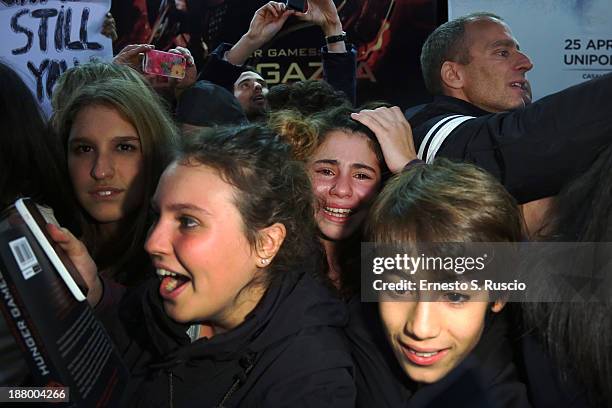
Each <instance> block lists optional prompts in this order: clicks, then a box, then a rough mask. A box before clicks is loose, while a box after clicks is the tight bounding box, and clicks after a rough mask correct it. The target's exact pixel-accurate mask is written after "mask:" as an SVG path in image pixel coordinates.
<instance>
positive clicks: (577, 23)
mask: <svg viewBox="0 0 612 408" xmlns="http://www.w3.org/2000/svg"><path fill="white" fill-rule="evenodd" d="M474 11H489V12H492V13H495V14H497V15H499V16H500V17H502V18H503V19H504V20H505V21H506V22H507V23H508V25H509V26H510V28H511V30H512V33H513V34H514V36H515V37H516V39H517V40H518V42H519V44H520V46H521V50H523V51H524V52H525V53H526V54H527V55H528V56H529V57H530V58H531V60H532V62H533V65H534V67H533V69H532V70H531V71H530V72H529V73H528V74H527V75H528V78H529V80H530V82H531V86H532V90H533V96H534V100H536V99H539V98H541V97H543V96H546V95H549V94H551V93H554V92H557V91H559V90H561V89H565V88H567V87H568V86H571V85H575V84H577V83H580V82H582V81H587V80H589V79H592V78H596V77H599V76H601V75H604V74H606V73H608V72H612V24H611V22H612V7H610V0H538V1H530V0H499V1H495V2H492V1H488V0H449V3H448V15H449V18H450V19H452V18H455V17H459V16H462V15H465V14H468V13H471V12H474Z"/></svg>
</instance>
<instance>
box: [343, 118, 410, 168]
mask: <svg viewBox="0 0 612 408" xmlns="http://www.w3.org/2000/svg"><path fill="white" fill-rule="evenodd" d="M351 117H352V118H353V119H355V120H356V121H358V122H361V123H363V124H364V125H366V126H367V127H369V128H370V130H372V132H374V134H375V135H376V138H377V139H378V142H379V143H380V147H381V150H382V152H383V156H384V157H385V162H386V163H387V167H389V170H391V172H392V173H399V172H400V171H402V169H403V168H404V166H405V165H406V164H407V163H408V162H410V161H411V160H414V159H416V158H417V154H416V149H415V147H414V139H413V136H412V128H411V127H410V123H408V121H407V120H406V117H405V116H404V114H403V113H402V111H401V109H400V108H398V107H397V106H394V107H392V108H377V109H374V110H370V109H365V110H362V111H361V112H359V113H352V114H351Z"/></svg>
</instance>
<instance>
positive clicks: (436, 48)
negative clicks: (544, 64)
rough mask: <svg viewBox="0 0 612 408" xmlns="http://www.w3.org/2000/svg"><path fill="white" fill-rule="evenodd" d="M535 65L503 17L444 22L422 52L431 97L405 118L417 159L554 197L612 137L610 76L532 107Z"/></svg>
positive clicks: (526, 193) (516, 191)
mask: <svg viewBox="0 0 612 408" xmlns="http://www.w3.org/2000/svg"><path fill="white" fill-rule="evenodd" d="M532 66H533V65H532V63H531V61H530V59H529V58H528V57H527V56H526V55H525V54H524V53H522V52H521V51H520V49H519V45H518V43H517V41H516V39H515V38H514V37H513V35H512V33H511V32H510V29H509V27H508V25H506V24H505V23H504V22H503V21H502V20H501V18H499V17H498V16H495V15H493V14H489V13H476V14H471V15H468V16H465V17H461V18H458V19H455V20H452V21H449V22H447V23H445V24H443V25H441V26H440V27H438V28H437V29H436V30H435V31H434V32H433V33H432V34H431V35H430V36H429V38H428V39H427V41H426V42H425V44H424V45H423V50H422V53H421V67H422V70H423V77H424V80H425V84H426V86H427V88H428V90H429V91H430V92H431V93H432V94H433V95H434V96H435V97H434V101H433V102H432V103H430V104H428V105H426V106H425V107H424V108H423V109H421V110H420V111H417V113H415V114H414V115H413V116H411V117H409V120H410V123H411V125H412V127H413V132H414V141H415V145H416V147H417V152H418V156H419V158H421V159H422V160H425V161H426V162H427V163H431V162H432V161H433V160H434V158H435V157H439V156H444V157H449V158H454V159H460V160H463V161H469V162H473V163H475V164H477V165H479V166H481V167H483V168H484V169H486V170H488V171H489V172H490V173H492V174H493V175H494V176H496V177H497V178H498V179H499V180H500V181H501V182H502V184H504V186H505V187H506V188H507V189H508V191H510V193H512V195H513V196H514V197H515V198H516V199H517V200H518V201H519V203H526V202H529V201H532V200H536V199H539V198H542V197H547V196H551V195H554V194H556V193H557V192H558V191H559V189H560V187H561V185H563V183H565V182H566V181H567V180H568V179H570V178H571V177H572V176H573V175H575V174H577V172H578V171H580V170H581V169H585V168H586V167H587V166H588V165H589V163H591V162H592V160H593V159H594V157H596V155H597V153H598V152H599V151H600V150H601V149H602V148H603V147H605V146H606V145H607V144H608V143H610V141H611V140H612V116H610V114H609V112H610V111H611V109H612V76H611V75H605V76H603V77H601V78H598V79H595V80H592V81H589V82H586V83H582V84H580V85H576V86H574V87H571V88H568V89H566V90H563V91H561V92H558V93H556V94H553V95H550V96H548V97H545V98H543V99H541V100H538V101H537V102H534V103H531V89H530V85H529V82H528V81H527V78H526V73H527V71H529V70H530V69H531V68H532Z"/></svg>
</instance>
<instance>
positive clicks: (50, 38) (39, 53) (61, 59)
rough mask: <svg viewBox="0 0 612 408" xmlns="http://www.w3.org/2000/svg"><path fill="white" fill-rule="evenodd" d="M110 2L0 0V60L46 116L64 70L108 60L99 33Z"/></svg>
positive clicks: (109, 55) (109, 51)
mask: <svg viewBox="0 0 612 408" xmlns="http://www.w3.org/2000/svg"><path fill="white" fill-rule="evenodd" d="M109 8H110V0H88V1H80V0H71V1H67V0H55V1H54V0H47V1H44V0H39V1H36V0H29V1H27V0H2V1H0V26H1V27H2V28H1V29H0V30H1V31H0V38H2V42H1V45H0V58H1V59H2V61H3V62H4V63H6V64H8V65H10V66H11V67H12V68H13V69H14V70H15V71H16V72H17V73H19V74H20V75H21V77H22V78H23V79H24V81H25V83H26V84H28V86H29V87H30V89H31V90H32V92H33V93H34V95H35V96H36V98H37V100H38V102H39V103H40V104H41V106H42V107H43V110H44V111H45V113H46V114H49V113H50V111H51V109H50V102H49V101H50V98H51V95H52V93H53V86H54V85H55V82H56V81H57V79H58V78H59V76H60V75H61V74H62V73H63V72H64V71H66V70H67V69H68V68H70V67H72V66H74V65H77V64H79V63H81V62H86V61H89V60H90V59H91V58H94V57H95V58H98V59H100V60H108V59H110V58H112V44H111V40H110V39H108V38H106V37H104V36H103V35H102V34H101V33H100V31H101V30H102V24H103V22H104V18H105V16H106V13H107V12H108V10H109Z"/></svg>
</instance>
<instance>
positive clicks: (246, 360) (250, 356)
mask: <svg viewBox="0 0 612 408" xmlns="http://www.w3.org/2000/svg"><path fill="white" fill-rule="evenodd" d="M256 356H257V353H254V352H248V353H247V354H246V355H245V356H243V357H241V358H240V360H239V364H240V365H241V366H242V368H243V369H244V372H242V373H240V374H237V375H236V377H235V380H234V383H233V384H232V386H231V387H230V388H229V390H227V392H226V393H225V395H224V396H223V398H222V399H221V402H219V404H217V405H216V407H215V408H225V404H226V403H227V401H229V399H230V398H231V397H232V396H233V395H234V393H235V392H236V391H238V389H239V388H240V387H241V386H242V385H243V384H244V383H245V382H246V379H247V376H248V375H249V373H250V372H251V370H253V367H255V357H256Z"/></svg>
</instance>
